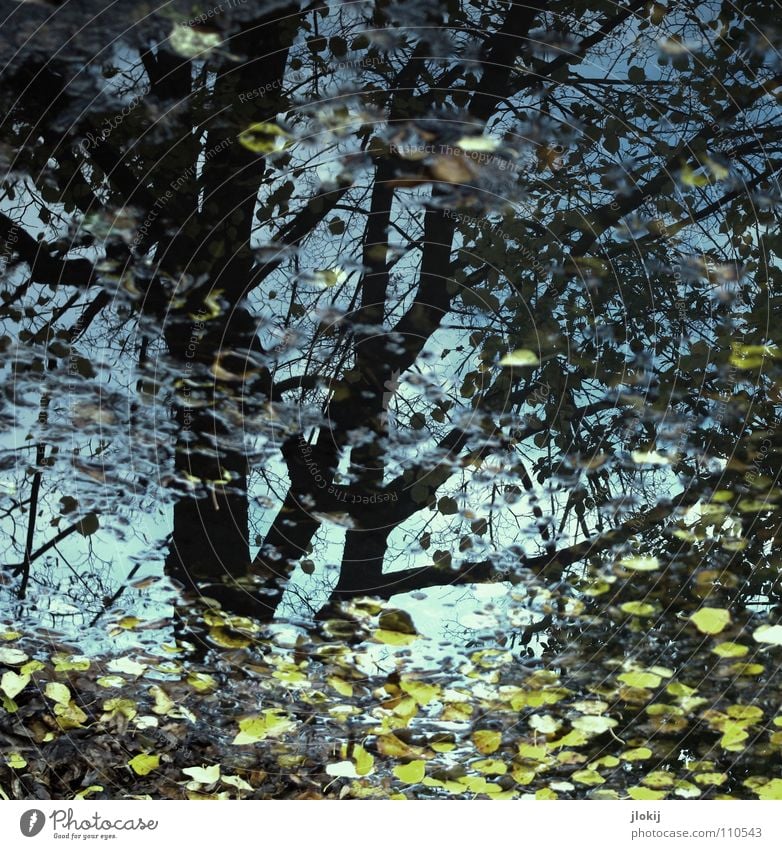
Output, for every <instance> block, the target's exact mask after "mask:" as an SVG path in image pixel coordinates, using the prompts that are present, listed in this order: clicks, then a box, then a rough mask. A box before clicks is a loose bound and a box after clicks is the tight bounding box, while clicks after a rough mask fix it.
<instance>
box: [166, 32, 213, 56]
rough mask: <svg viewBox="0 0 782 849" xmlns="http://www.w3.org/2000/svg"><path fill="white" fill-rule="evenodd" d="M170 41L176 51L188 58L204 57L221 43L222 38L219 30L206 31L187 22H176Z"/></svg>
mask: <svg viewBox="0 0 782 849" xmlns="http://www.w3.org/2000/svg"><path fill="white" fill-rule="evenodd" d="M168 41H169V43H170V44H171V48H172V49H173V51H174V53H177V54H179V55H180V56H184V57H185V58H186V59H196V58H199V59H204V58H206V56H208V55H209V53H211V52H212V50H214V48H215V47H218V46H219V45H220V42H221V39H220V35H219V33H217V32H205V31H202V30H199V29H195V28H194V27H190V26H188V25H187V24H174V28H173V29H172V30H171V34H170V35H169V37H168Z"/></svg>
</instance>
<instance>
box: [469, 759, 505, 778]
mask: <svg viewBox="0 0 782 849" xmlns="http://www.w3.org/2000/svg"><path fill="white" fill-rule="evenodd" d="M472 767H473V769H476V770H478V772H480V773H483V774H484V775H505V773H506V772H507V771H508V767H507V766H506V765H505V764H504V763H503V762H502V761H501V760H499V758H483V759H482V760H478V761H475V762H474V763H473V764H472Z"/></svg>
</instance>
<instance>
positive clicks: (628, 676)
mask: <svg viewBox="0 0 782 849" xmlns="http://www.w3.org/2000/svg"><path fill="white" fill-rule="evenodd" d="M616 677H617V679H618V680H619V681H621V682H622V683H623V684H627V686H628V687H642V688H646V687H658V686H659V685H660V683H661V682H662V678H660V676H659V675H656V674H655V673H654V672H623V673H622V674H621V675H617V676H616Z"/></svg>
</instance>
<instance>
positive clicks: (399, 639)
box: [372, 628, 419, 646]
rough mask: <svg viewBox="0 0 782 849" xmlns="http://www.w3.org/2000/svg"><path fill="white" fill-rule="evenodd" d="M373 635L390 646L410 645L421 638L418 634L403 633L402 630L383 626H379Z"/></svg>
mask: <svg viewBox="0 0 782 849" xmlns="http://www.w3.org/2000/svg"><path fill="white" fill-rule="evenodd" d="M372 636H373V637H374V638H375V639H376V640H377V641H378V642H380V643H385V644H386V645H389V646H409V645H410V643H412V642H413V641H414V640H417V639H418V638H419V635H418V634H403V633H402V632H401V631H386V630H384V629H383V628H379V629H378V630H377V631H375V633H374V634H373V635H372Z"/></svg>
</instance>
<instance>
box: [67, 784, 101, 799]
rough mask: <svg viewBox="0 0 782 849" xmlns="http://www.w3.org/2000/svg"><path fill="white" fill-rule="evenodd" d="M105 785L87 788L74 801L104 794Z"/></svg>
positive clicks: (80, 791) (94, 785) (91, 785)
mask: <svg viewBox="0 0 782 849" xmlns="http://www.w3.org/2000/svg"><path fill="white" fill-rule="evenodd" d="M102 792H103V785H102V784H90V786H89V787H85V788H84V790H79V792H78V793H77V794H76V795H75V796H74V797H73V798H74V799H86V798H87V796H92V794H93V793H102Z"/></svg>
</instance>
